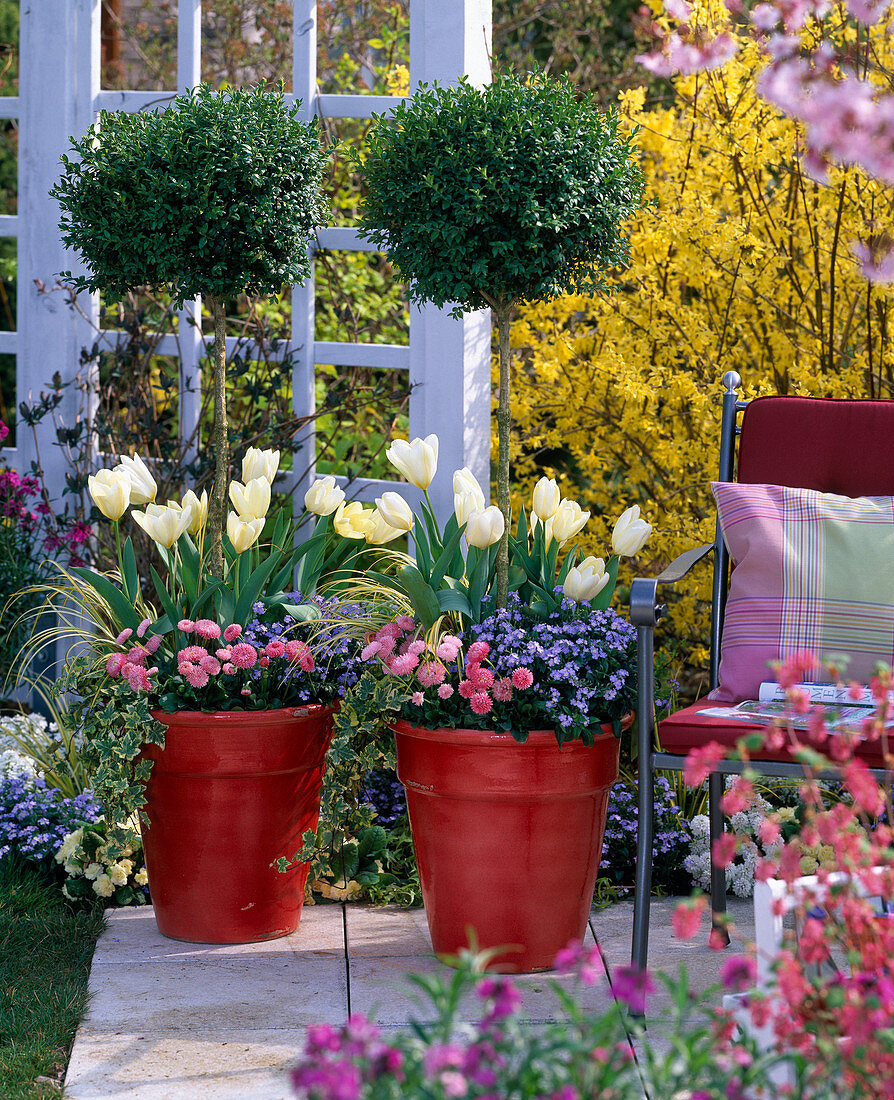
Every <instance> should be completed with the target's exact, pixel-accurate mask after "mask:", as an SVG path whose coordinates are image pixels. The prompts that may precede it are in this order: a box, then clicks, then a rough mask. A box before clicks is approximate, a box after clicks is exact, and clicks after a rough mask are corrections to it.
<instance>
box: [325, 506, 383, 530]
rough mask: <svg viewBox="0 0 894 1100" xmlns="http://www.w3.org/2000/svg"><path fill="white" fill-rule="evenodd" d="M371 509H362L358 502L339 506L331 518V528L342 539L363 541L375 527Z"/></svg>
mask: <svg viewBox="0 0 894 1100" xmlns="http://www.w3.org/2000/svg"><path fill="white" fill-rule="evenodd" d="M375 523H376V521H375V518H374V516H373V509H372V508H364V507H363V505H362V504H361V503H360V501H359V500H352V501H350V502H349V503H342V504H339V506H338V508H337V509H336V511H335V515H334V516H333V517H332V526H333V527H334V528H335V530H336V533H337V534H339V535H341V537H342V538H343V539H365V538H366V536H367V535H368V534H369V532H370V531H372V529H373V527H375Z"/></svg>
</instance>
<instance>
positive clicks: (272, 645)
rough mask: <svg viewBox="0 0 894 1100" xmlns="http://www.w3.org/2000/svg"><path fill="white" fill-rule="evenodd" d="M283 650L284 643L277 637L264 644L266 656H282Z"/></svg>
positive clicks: (284, 649) (284, 648)
mask: <svg viewBox="0 0 894 1100" xmlns="http://www.w3.org/2000/svg"><path fill="white" fill-rule="evenodd" d="M285 651H286V647H285V643H284V642H282V641H280V639H279V638H274V639H273V641H272V642H268V643H267V644H266V645H265V646H264V654H265V655H266V656H267V657H282V655H283V654H284V653H285Z"/></svg>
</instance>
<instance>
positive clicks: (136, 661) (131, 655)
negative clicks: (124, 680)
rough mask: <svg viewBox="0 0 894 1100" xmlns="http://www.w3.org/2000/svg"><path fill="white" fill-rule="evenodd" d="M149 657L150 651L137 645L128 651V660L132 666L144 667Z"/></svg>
mask: <svg viewBox="0 0 894 1100" xmlns="http://www.w3.org/2000/svg"><path fill="white" fill-rule="evenodd" d="M148 656H149V650H148V649H146V647H145V646H142V645H135V646H131V648H130V649H129V650H128V651H127V660H128V661H129V662H130V664H132V665H144V664H145V663H146V658H147V657H148Z"/></svg>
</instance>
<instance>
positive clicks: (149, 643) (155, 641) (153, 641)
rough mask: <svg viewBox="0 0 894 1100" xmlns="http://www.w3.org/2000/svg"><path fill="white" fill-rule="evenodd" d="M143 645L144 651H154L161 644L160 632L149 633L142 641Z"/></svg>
mask: <svg viewBox="0 0 894 1100" xmlns="http://www.w3.org/2000/svg"><path fill="white" fill-rule="evenodd" d="M143 645H144V646H145V647H146V652H147V653H154V652H155V651H156V650H157V649H158V647H159V646H160V645H161V635H160V634H150V635H149V637H148V638H147V639H146V641H145V642H144V643H143Z"/></svg>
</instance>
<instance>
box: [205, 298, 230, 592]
mask: <svg viewBox="0 0 894 1100" xmlns="http://www.w3.org/2000/svg"><path fill="white" fill-rule="evenodd" d="M206 301H207V303H208V308H209V309H210V310H211V315H212V316H213V318H214V349H213V352H212V363H213V365H214V427H213V429H212V437H211V439H212V445H213V447H214V485H213V486H212V489H211V496H210V498H209V500H208V530H209V532H210V534H211V574H212V576H214V577H216V578H218V579H219V580H223V575H224V554H223V532H224V513H225V511H226V506H227V482H228V480H229V465H230V448H229V440H228V432H227V427H228V426H227V385H226V383H227V334H226V322H227V315H226V311H225V310H224V304H223V302H222V301H221V300H220V299H219V298H215V297H211V296H210V295H209V296H207V297H206Z"/></svg>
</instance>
